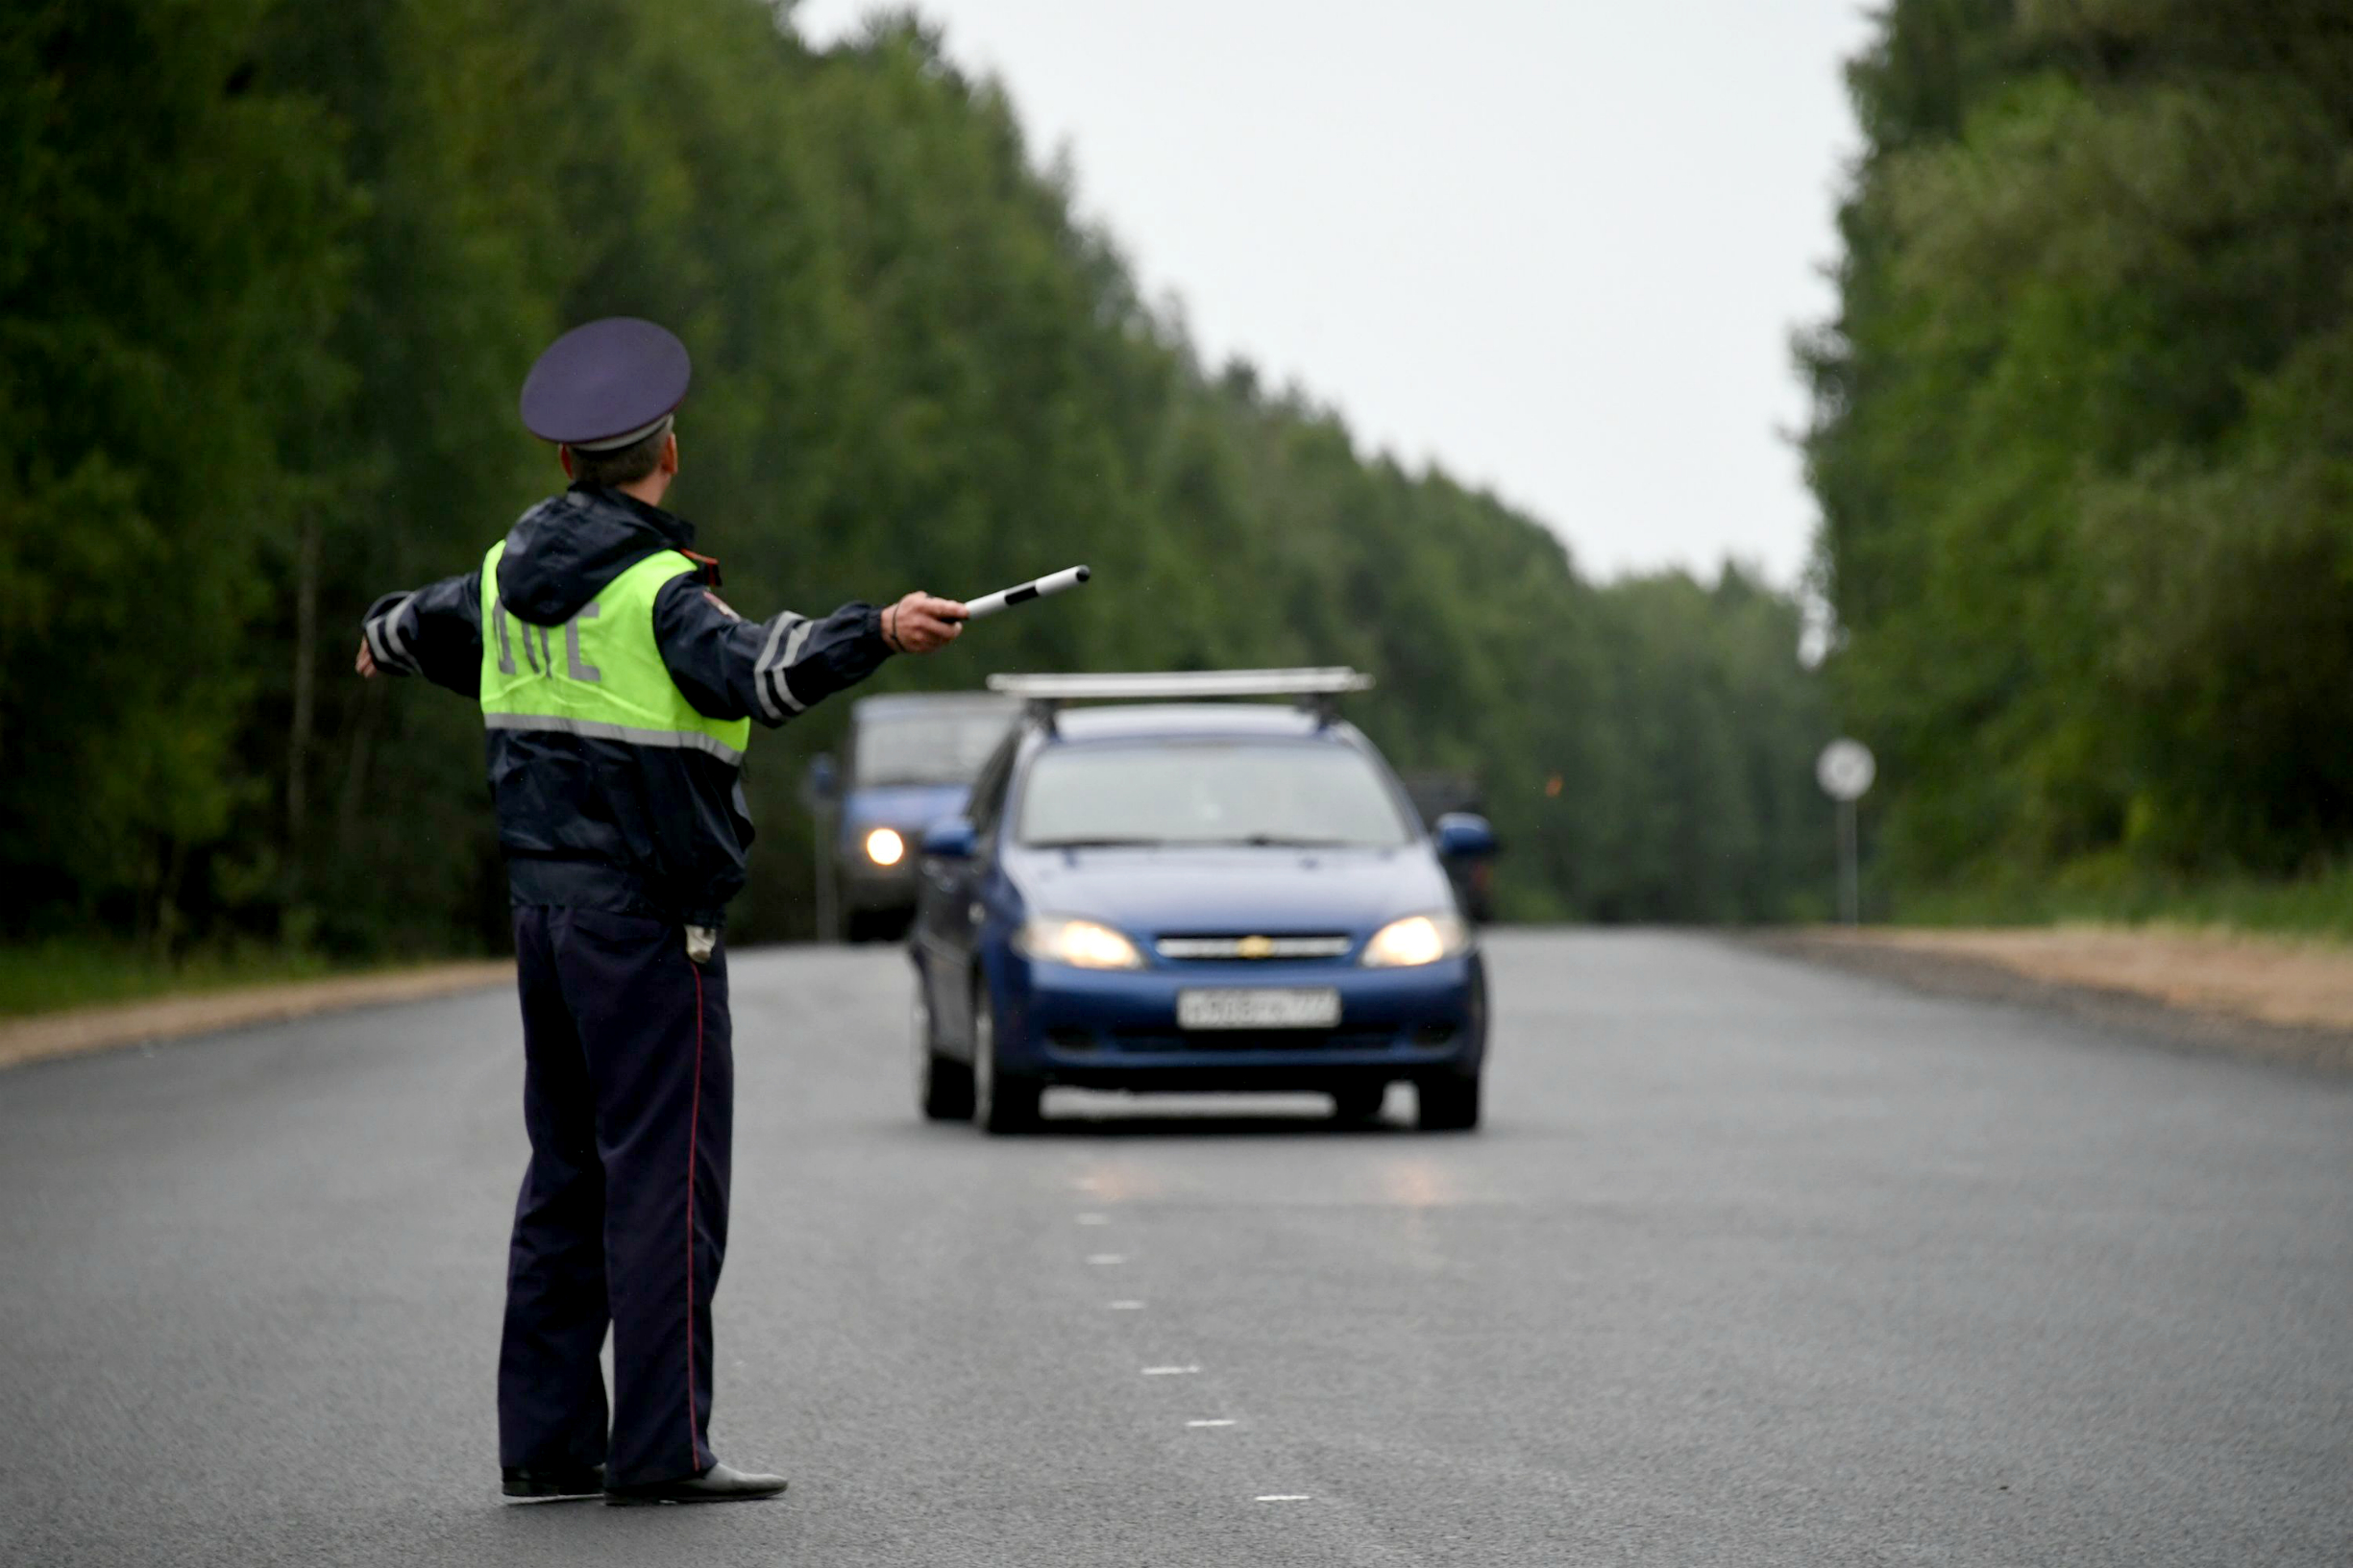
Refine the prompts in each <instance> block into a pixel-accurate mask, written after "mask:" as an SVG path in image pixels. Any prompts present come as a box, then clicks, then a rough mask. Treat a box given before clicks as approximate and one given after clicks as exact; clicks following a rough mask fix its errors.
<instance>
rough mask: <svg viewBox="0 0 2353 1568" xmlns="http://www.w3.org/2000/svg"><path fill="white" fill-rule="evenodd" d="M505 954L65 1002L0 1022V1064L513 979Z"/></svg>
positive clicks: (451, 992) (481, 987) (486, 986)
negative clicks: (91, 1002) (109, 1000)
mask: <svg viewBox="0 0 2353 1568" xmlns="http://www.w3.org/2000/svg"><path fill="white" fill-rule="evenodd" d="M514 976H515V967H514V965H513V964H511V963H508V962H504V961H490V962H479V963H468V964H436V965H432V966H429V967H428V968H415V969H400V970H395V971H392V972H390V973H384V974H355V975H345V976H342V977H340V978H337V979H332V980H306V981H297V982H293V983H291V984H284V985H272V986H248V987H243V988H241V989H238V990H234V991H217V992H203V993H200V994H195V995H181V996H158V997H154V998H152V999H150V1000H147V1001H140V1002H123V1003H114V1004H109V1005H103V1006H98V1007H76V1008H69V1009H67V1010H65V1011H63V1012H61V1013H43V1014H37V1015H35V1016H34V1017H27V1018H12V1019H10V1020H8V1021H6V1022H0V1071H5V1070H6V1069H8V1068H10V1067H14V1066H23V1065H24V1064H26V1063H28V1062H43V1061H48V1060H50V1059H52V1058H55V1057H62V1056H82V1055H85V1054H86V1053H88V1052H91V1051H104V1050H112V1049H114V1048H115V1047H117V1046H123V1045H138V1044H144V1043H147V1042H149V1041H159V1040H180V1039H184V1038H186V1037H188V1036H192V1035H209V1034H217V1033H219V1032H220V1031H222V1030H225V1029H242V1028H246V1027H249V1026H251V1025H253V1024H257V1023H278V1022H282V1021H284V1020H286V1019H288V1018H306V1017H312V1016H314V1015H316V1014H320V1013H334V1012H341V1011H344V1010H346V1009H349V1008H355V1007H379V1006H382V1005H384V1004H386V1003H390V1002H415V1001H424V1000H426V999H428V998H430V997H435V996H452V995H456V994H458V993H460V992H469V991H483V990H487V989H489V988H490V987H492V986H503V985H511V984H513V983H514Z"/></svg>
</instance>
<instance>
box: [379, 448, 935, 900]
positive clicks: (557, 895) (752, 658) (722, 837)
mask: <svg viewBox="0 0 2353 1568" xmlns="http://www.w3.org/2000/svg"><path fill="white" fill-rule="evenodd" d="M694 541H695V529H694V526H693V525H692V524H690V523H688V522H687V521H686V520H685V519H683V518H680V517H674V516H673V515H671V514H670V513H669V512H666V511H664V510H662V509H661V508H660V507H658V506H650V505H648V504H646V503H645V502H642V501H639V500H638V499H637V498H636V497H634V496H630V495H626V494H624V493H623V492H621V491H619V490H612V489H606V488H603V487H601V486H590V485H577V484H576V485H574V486H573V487H572V488H571V489H570V490H569V491H567V492H565V493H564V494H563V495H560V496H556V497H553V498H552V499H551V500H548V501H544V502H540V503H539V504H538V505H536V506H534V507H532V508H531V509H530V510H529V511H528V512H526V513H525V514H524V515H523V518H522V520H521V521H520V522H518V523H517V524H516V525H515V526H514V528H513V529H512V530H511V531H510V532H509V533H508V534H507V536H506V550H505V552H504V554H503V555H502V556H501V557H500V560H499V568H498V575H499V580H498V584H497V587H498V597H499V599H500V600H501V602H502V604H503V605H504V606H505V610H506V613H507V614H509V615H510V616H515V617H518V618H520V619H521V620H523V621H525V622H527V623H529V624H532V625H543V626H560V625H563V624H564V623H565V622H567V621H569V620H571V619H572V617H573V616H574V615H576V614H577V613H578V612H579V610H580V609H581V607H582V606H583V605H585V604H587V603H588V601H589V600H592V599H594V598H596V596H597V594H598V592H599V590H601V588H602V587H603V586H604V585H605V584H606V583H607V582H610V581H611V580H612V579H613V578H614V577H616V576H620V575H621V574H622V573H623V572H625V571H627V570H628V569H629V568H630V567H632V566H635V565H636V564H637V563H638V562H639V561H642V560H644V559H645V558H646V557H647V556H649V555H651V554H654V553H656V552H657V551H666V550H686V549H689V548H691V547H692V545H693V544H694ZM362 631H363V634H364V635H365V636H366V638H367V643H368V649H369V651H370V652H371V653H372V654H373V655H374V657H375V660H376V663H377V666H378V668H380V669H381V670H383V671H385V672H387V673H390V674H416V675H423V676H424V677H425V678H426V679H428V680H429V681H431V682H433V683H434V684H435V685H437V686H446V687H448V688H449V689H450V690H451V691H453V692H457V693H460V694H461V695H463V696H466V697H469V698H477V699H478V698H479V695H480V690H481V679H482V588H481V571H480V569H479V568H477V569H476V570H474V571H472V572H469V573H467V574H465V575H464V576H455V577H447V578H444V579H443V580H441V581H439V582H436V583H433V584H431V585H430V586H429V587H425V588H420V589H418V590H416V591H415V592H414V593H406V594H387V595H385V596H384V597H383V598H382V599H380V600H377V601H376V602H375V603H374V604H373V605H371V606H370V607H369V609H368V613H367V617H366V619H365V621H364V622H363V624H362ZM653 631H654V641H655V644H656V646H657V647H658V649H660V652H661V657H662V663H663V665H664V667H665V668H667V669H668V670H669V672H670V677H671V679H672V680H673V681H674V682H676V684H677V688H678V691H679V693H680V694H681V695H682V696H684V697H685V698H686V699H687V702H688V703H689V704H690V705H691V706H692V707H694V709H695V710H696V711H697V712H699V713H701V714H702V715H704V716H705V717H707V718H711V719H718V720H723V721H734V720H738V719H752V720H756V721H758V722H759V723H763V724H767V725H769V726H770V727H772V728H773V727H775V726H777V725H781V724H783V723H788V722H790V721H791V720H792V719H793V718H794V717H795V716H796V715H797V714H799V713H801V712H803V711H805V710H806V709H807V708H808V707H809V706H810V704H812V703H814V702H817V701H818V700H820V699H821V698H825V697H828V696H830V695H832V694H833V693H835V692H838V691H840V690H842V689H843V688H844V687H846V686H849V685H853V684H855V683H856V682H858V681H860V680H863V679H865V678H866V676H868V675H869V674H872V673H873V672H874V670H875V669H876V668H877V667H879V666H880V665H881V663H882V661H883V660H884V659H886V658H888V657H889V656H890V650H889V649H888V648H886V647H885V646H884V643H883V640H882V630H881V625H880V616H879V614H878V612H877V611H876V610H875V609H874V608H873V607H872V606H871V605H868V604H860V603H851V604H845V605H843V606H842V607H841V608H840V609H838V610H836V611H834V612H833V613H832V614H831V615H829V616H826V617H824V618H823V619H822V620H816V621H812V620H810V619H808V618H807V617H804V616H798V615H794V614H792V613H791V612H789V611H788V612H786V613H784V614H781V615H778V616H775V617H773V618H772V619H771V620H769V621H766V622H751V621H746V620H743V619H742V618H740V617H739V616H737V615H736V613H735V612H734V611H733V610H731V609H729V608H727V606H726V605H725V604H724V603H723V602H722V601H721V600H719V599H718V597H717V596H716V595H714V594H713V593H711V592H710V590H709V588H708V587H707V586H706V585H705V584H704V582H703V581H702V579H701V577H700V576H699V575H697V574H689V575H686V576H678V577H675V578H673V579H672V580H671V581H670V582H668V583H666V584H665V585H664V586H663V588H662V590H661V593H660V595H659V597H658V598H657V599H656V600H655V601H654V608H653ZM483 745H484V747H486V750H487V756H488V762H489V769H490V792H491V798H492V800H493V802H494V803H495V804H496V806H497V808H498V814H499V843H500V846H501V848H502V851H503V852H504V855H505V858H506V867H507V882H508V886H509V889H510V891H511V893H512V894H513V897H514V901H515V902H516V903H518V904H558V905H566V906H569V907H572V908H576V909H597V910H604V911H608V912H610V913H613V914H618V915H642V916H648V917H650V918H652V919H662V920H671V921H675V922H677V923H679V924H685V925H708V926H718V925H721V924H723V921H724V918H725V910H726V904H727V900H728V899H730V898H732V897H733V896H734V895H735V894H737V893H738V892H739V891H741V890H742V888H743V886H744V860H745V855H746V852H747V851H748V849H749V848H750V846H751V840H752V826H751V814H750V812H749V810H748V807H747V806H746V804H745V800H744V790H743V784H742V782H741V780H740V778H739V777H738V770H737V767H736V765H735V764H734V763H732V762H729V761H727V760H725V759H724V758H722V757H719V756H715V755H713V754H711V753H709V752H705V751H698V750H692V749H687V748H675V747H666V748H653V747H635V746H630V745H627V744H625V743H624V742H620V741H611V740H602V739H596V738H591V737H588V736H581V735H571V734H565V733H561V732H556V731H550V730H503V729H490V730H487V731H486V732H485V735H484V740H483Z"/></svg>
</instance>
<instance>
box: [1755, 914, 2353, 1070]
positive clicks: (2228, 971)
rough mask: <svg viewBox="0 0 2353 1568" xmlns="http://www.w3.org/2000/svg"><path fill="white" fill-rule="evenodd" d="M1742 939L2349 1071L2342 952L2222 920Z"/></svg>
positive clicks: (2352, 1009)
mask: <svg viewBox="0 0 2353 1568" xmlns="http://www.w3.org/2000/svg"><path fill="white" fill-rule="evenodd" d="M1742 940H1743V941H1745V942H1746V943H1748V944H1750V945H1751V946H1753V947H1758V948H1761V949H1763V950H1765V951H1768V952H1773V953H1777V954H1780V955H1782V956H1785V957H1790V958H1799V959H1803V960H1806V961H1809V962H1812V963H1818V964H1826V965H1829V966H1831V967H1833V968H1841V969H1845V970H1847V971H1848V972H1850V973H1853V974H1862V975H1868V976H1870V977H1872V978H1874V979H1879V980H1888V981H1893V982H1895V983H1896V984H1899V985H1901V986H1905V987H1908V988H1910V989H1911V990H1914V991H1918V992H1926V993H1928V994H1931V995H1939V996H1955V997H1963V998H1967V999H1970V1000H1973V1001H1997V1002H2010V1003H2016V1004H2021V1005H2024V1006H2031V1007H2040V1008H2045V1009H2047V1010H2050V1011H2054V1012H2060V1013H2066V1014H2069V1015H2071V1016H2073V1017H2080V1018H2084V1019H2086V1020H2088V1021H2092V1022H2096V1023H2100V1024H2105V1025H2108V1026H2111V1027H2115V1028H2120V1029H2124V1030H2129V1031H2133V1032H2137V1033H2141V1034H2145V1035H2153V1036H2156V1037H2158V1038H2159V1039H2161V1040H2163V1041H2166V1042H2168V1043H2171V1044H2177V1045H2185V1046H2194V1047H2201V1048H2206V1049H2216V1050H2226V1051H2235V1052H2239V1053H2242V1054H2245V1055H2250V1056H2260V1057H2264V1058H2267V1059H2268V1060H2271V1061H2278V1062H2290V1063H2294V1064H2296V1065H2298V1066H2306V1067H2312V1068H2316V1069H2319V1070H2322V1071H2328V1072H2353V952H2348V951H2346V950H2345V949H2342V948H2336V947H2329V946H2321V945H2314V944H2306V943H2290V942H2278V941H2267V940H2264V939H2260V938H2253V937H2244V936H2238V935H2231V934H2221V933H2204V932H2157V931H2132V930H2121V929H2107V928H2076V927H2068V928H2059V929H2017V930H2012V929H2000V930H1949V931H1948V930H1928V929H1921V928H1869V927H1867V928H1864V929H1862V930H1856V931H1848V930H1843V929H1839V928H1836V927H1813V928H1808V929H1802V930H1790V931H1759V932H1752V933H1749V934H1747V935H1746V936H1745V937H1744V938H1743V939H1742Z"/></svg>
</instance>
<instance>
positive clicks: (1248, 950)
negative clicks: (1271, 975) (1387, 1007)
mask: <svg viewBox="0 0 2353 1568" xmlns="http://www.w3.org/2000/svg"><path fill="white" fill-rule="evenodd" d="M1355 945H1356V941H1355V939H1354V938H1351V937H1348V936H1346V935H1343V934H1342V933H1340V932H1337V931H1318V932H1313V933H1311V934H1307V935H1288V936H1279V937H1278V936H1262V935H1260V934H1258V933H1256V932H1238V933H1232V934H1224V933H1219V934H1211V935H1201V936H1181V937H1162V938H1161V939H1159V940H1158V941H1157V942H1155V943H1152V950H1153V951H1154V952H1156V953H1158V954H1160V956H1161V957H1163V958H1165V959H1169V960H1172V961H1174V962H1177V963H1181V964H1182V963H1195V964H1199V963H1213V964H1231V963H1236V962H1242V963H1256V962H1261V961H1263V960H1267V959H1291V960H1294V961H1296V960H1298V959H1303V958H1338V957H1340V956H1341V955H1342V954H1344V953H1346V952H1347V951H1348V949H1349V948H1351V947H1354V946H1355Z"/></svg>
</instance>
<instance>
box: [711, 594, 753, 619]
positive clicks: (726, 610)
mask: <svg viewBox="0 0 2353 1568" xmlns="http://www.w3.org/2000/svg"><path fill="white" fill-rule="evenodd" d="M702 597H703V598H704V599H706V600H709V601H710V604H711V608H713V609H715V610H717V611H718V612H719V613H720V614H722V615H723V616H725V617H726V618H727V619H728V620H730V621H741V620H743V619H744V618H743V617H742V616H740V615H738V614H736V613H735V610H734V607H733V606H732V605H730V604H728V602H727V601H726V600H723V599H722V598H720V597H719V596H718V595H717V594H715V593H713V592H711V590H709V589H708V588H705V589H704V590H703V591H702Z"/></svg>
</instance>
